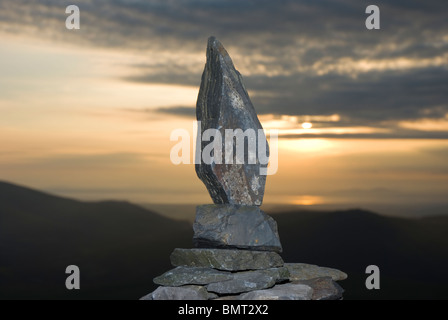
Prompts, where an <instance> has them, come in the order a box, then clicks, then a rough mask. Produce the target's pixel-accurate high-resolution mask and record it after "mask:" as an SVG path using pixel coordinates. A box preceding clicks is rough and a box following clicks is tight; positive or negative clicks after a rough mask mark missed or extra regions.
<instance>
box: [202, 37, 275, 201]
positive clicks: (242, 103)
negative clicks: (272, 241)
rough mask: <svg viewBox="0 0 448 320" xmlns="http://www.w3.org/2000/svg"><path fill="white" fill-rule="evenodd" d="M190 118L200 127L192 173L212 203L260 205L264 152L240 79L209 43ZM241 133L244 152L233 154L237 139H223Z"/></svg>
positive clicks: (264, 144)
mask: <svg viewBox="0 0 448 320" xmlns="http://www.w3.org/2000/svg"><path fill="white" fill-rule="evenodd" d="M196 116H197V120H198V121H201V125H200V126H198V131H200V132H198V133H200V136H199V135H198V136H199V137H200V138H201V143H198V144H197V148H198V150H197V151H202V152H201V154H202V157H201V163H200V164H196V173H197V175H198V177H199V178H200V179H201V180H202V182H203V183H204V184H205V186H206V187H207V190H208V192H209V193H210V196H211V197H212V199H213V201H214V203H216V204H225V203H229V204H241V205H257V206H259V205H261V203H262V201H263V195H264V187H265V183H266V175H265V173H264V174H261V172H262V170H266V165H267V161H266V160H267V157H268V155H269V146H268V143H267V141H266V137H265V135H264V132H263V130H262V129H263V128H262V126H261V124H260V121H259V120H258V117H257V114H256V112H255V109H254V107H253V105H252V102H251V101H250V98H249V95H248V93H247V91H246V89H245V87H244V85H243V80H242V77H241V74H240V73H239V72H238V71H237V70H236V69H235V67H234V66H233V62H232V59H231V58H230V56H229V54H228V53H227V51H226V49H224V47H223V45H222V44H221V43H220V42H219V41H218V40H217V39H216V38H215V37H210V38H209V39H208V45H207V62H206V64H205V69H204V72H203V74H202V82H201V87H200V90H199V95H198V101H197V106H196ZM208 129H211V130H208ZM241 133H244V138H242V139H240V142H239V143H244V149H240V151H241V150H243V152H240V153H239V154H238V148H237V146H238V138H236V139H234V138H232V139H231V140H230V139H226V134H227V137H230V136H233V135H235V134H236V135H238V134H239V136H240V138H241V137H242V136H243V135H242V134H241ZM218 135H219V136H220V137H217V136H218ZM204 140H205V141H204ZM226 141H227V148H226ZM240 146H241V144H240ZM199 148H200V149H199ZM259 148H260V151H259ZM263 152H264V154H263ZM243 153H244V159H243V156H242V154H243ZM260 155H262V157H260ZM207 159H208V160H207ZM204 160H206V161H204Z"/></svg>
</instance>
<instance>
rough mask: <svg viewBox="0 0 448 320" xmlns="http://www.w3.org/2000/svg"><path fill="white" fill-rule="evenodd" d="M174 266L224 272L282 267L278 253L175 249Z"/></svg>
mask: <svg viewBox="0 0 448 320" xmlns="http://www.w3.org/2000/svg"><path fill="white" fill-rule="evenodd" d="M170 259H171V264H172V265H173V266H185V267H204V268H213V269H218V270H224V271H244V270H259V269H269V268H276V267H282V266H283V264H284V262H283V259H282V258H281V257H280V255H279V254H278V253H275V252H270V251H251V250H238V249H200V248H194V249H180V248H176V249H174V251H173V253H171V256H170Z"/></svg>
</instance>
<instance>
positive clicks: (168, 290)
mask: <svg viewBox="0 0 448 320" xmlns="http://www.w3.org/2000/svg"><path fill="white" fill-rule="evenodd" d="M210 297H214V296H210ZM208 299H209V293H208V292H207V290H206V289H205V288H204V287H201V286H184V287H158V288H157V289H156V290H154V291H153V292H152V293H150V294H148V295H146V296H144V297H143V298H141V300H208Z"/></svg>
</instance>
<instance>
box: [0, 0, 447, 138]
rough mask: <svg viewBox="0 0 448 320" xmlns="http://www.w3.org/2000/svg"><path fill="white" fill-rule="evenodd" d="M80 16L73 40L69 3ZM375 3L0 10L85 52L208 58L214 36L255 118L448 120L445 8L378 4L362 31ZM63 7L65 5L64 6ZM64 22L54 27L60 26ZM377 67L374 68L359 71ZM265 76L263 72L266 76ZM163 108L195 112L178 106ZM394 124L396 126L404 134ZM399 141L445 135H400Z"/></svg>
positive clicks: (54, 5) (134, 77)
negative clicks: (374, 19)
mask: <svg viewBox="0 0 448 320" xmlns="http://www.w3.org/2000/svg"><path fill="white" fill-rule="evenodd" d="M69 4H77V5H78V6H79V7H80V10H81V15H82V16H81V17H82V20H81V25H82V26H81V30H79V32H78V33H77V34H75V35H72V36H71V37H70V40H68V39H67V38H68V37H67V32H66V30H64V28H63V27H62V28H61V23H60V21H65V17H66V16H67V15H66V14H65V10H64V8H65V6H67V5H69ZM369 4H372V3H370V2H368V1H355V0H350V1H349V0H340V1H329V0H328V1H311V0H310V1H287V0H283V1H268V0H258V1H249V0H247V1H237V0H228V1H208V0H191V1H166V0H160V1H136V0H108V1H105V0H104V1H102V0H96V1H93V0H92V1H87V0H86V1H57V0H45V1H23V0H22V1H17V0H14V1H13V0H5V1H2V2H1V3H0V21H1V22H0V30H3V31H4V32H9V33H17V32H26V33H28V34H36V35H39V36H41V37H42V36H46V37H48V38H51V39H52V40H57V41H70V42H72V43H76V44H77V45H79V46H99V47H108V48H114V49H117V48H118V49H120V50H126V51H135V52H139V51H141V52H142V54H144V53H145V52H152V53H154V52H158V51H160V54H161V55H163V53H164V52H167V51H170V52H174V53H178V54H179V56H182V55H184V54H187V53H188V54H191V53H197V54H203V55H204V59H205V54H204V52H205V44H206V39H207V37H208V36H210V35H212V34H213V35H215V36H217V37H218V38H219V39H220V40H221V41H222V42H223V44H224V45H225V46H226V48H227V49H228V51H229V52H230V54H231V55H232V56H233V58H234V62H235V65H236V67H237V68H238V69H240V71H241V72H242V73H243V76H244V78H245V82H246V86H247V88H248V89H249V91H251V92H253V93H254V94H253V102H254V104H255V106H256V108H257V110H258V112H259V113H274V114H288V115H303V114H313V115H329V114H339V115H341V116H342V118H344V119H349V120H350V123H351V124H353V125H371V126H383V125H384V123H386V122H387V123H388V125H389V126H390V125H391V123H392V125H393V123H395V125H396V124H397V123H398V122H399V121H402V120H416V119H420V118H432V119H440V118H444V117H445V115H446V114H447V113H448V103H447V101H448V66H447V62H446V61H447V59H448V56H447V52H448V50H447V49H448V37H447V36H446V35H447V34H448V32H447V31H448V20H447V19H446V10H445V9H446V2H445V1H442V0H438V1H425V2H422V1H409V0H408V1H404V0H403V1H393V2H390V1H379V0H378V1H375V3H374V4H376V5H377V6H378V7H379V8H380V10H381V29H380V30H372V31H369V30H367V29H366V28H365V26H364V21H365V19H366V17H367V15H366V14H365V8H366V7H367V5H369ZM61 8H62V9H61ZM57 26H58V27H57ZM366 63H367V64H369V63H370V67H368V68H367V69H366V68H363V66H364V65H365V64H366ZM133 67H134V69H136V70H138V72H136V73H134V74H130V75H129V76H128V77H125V78H124V80H125V81H133V82H141V83H166V84H180V85H191V86H198V85H199V82H200V76H201V72H202V67H203V65H202V64H198V63H197V62H189V61H183V60H179V61H173V60H172V59H171V60H170V59H168V60H166V61H165V62H163V63H159V64H158V65H157V64H156V65H155V64H153V63H149V62H148V64H147V65H146V64H138V65H137V64H136V65H134V66H133ZM260 68H261V69H260ZM158 111H159V112H168V113H179V114H180V115H186V114H191V110H187V109H185V108H174V109H173V110H162V109H161V110H158ZM397 128H398V127H396V129H397ZM396 133H397V137H399V136H405V137H422V138H423V137H428V136H429V137H431V135H433V136H437V137H439V138H448V134H445V133H444V132H442V133H441V132H437V133H435V132H434V133H432V134H431V133H427V132H417V131H415V130H396Z"/></svg>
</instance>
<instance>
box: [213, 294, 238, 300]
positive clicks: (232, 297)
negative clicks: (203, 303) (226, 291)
mask: <svg viewBox="0 0 448 320" xmlns="http://www.w3.org/2000/svg"><path fill="white" fill-rule="evenodd" d="M239 298H240V295H230V296H222V297H219V296H218V298H216V299H213V300H239Z"/></svg>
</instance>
